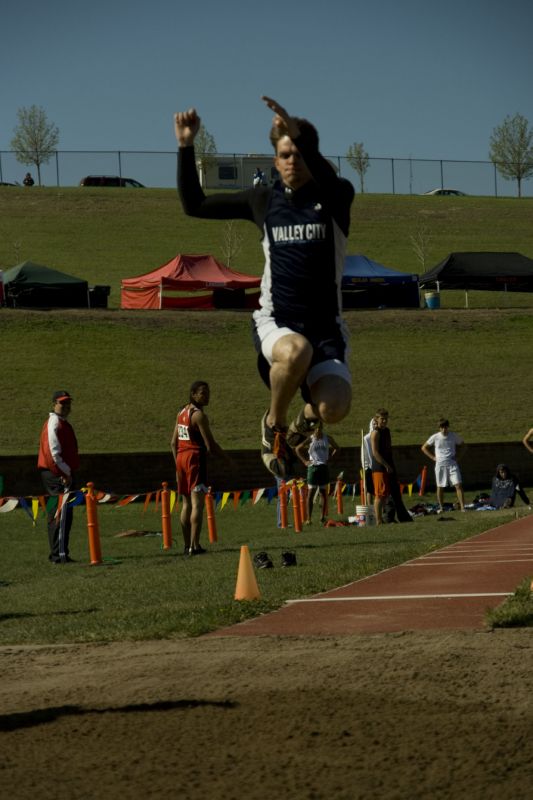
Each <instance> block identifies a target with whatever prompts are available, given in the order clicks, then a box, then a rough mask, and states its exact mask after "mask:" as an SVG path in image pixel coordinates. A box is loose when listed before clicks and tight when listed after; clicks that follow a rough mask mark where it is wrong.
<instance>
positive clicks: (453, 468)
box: [421, 419, 465, 511]
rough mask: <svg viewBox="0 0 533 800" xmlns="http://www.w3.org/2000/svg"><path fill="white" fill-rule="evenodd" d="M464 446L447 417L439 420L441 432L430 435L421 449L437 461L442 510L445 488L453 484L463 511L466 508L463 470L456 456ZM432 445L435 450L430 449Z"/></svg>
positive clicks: (438, 493) (436, 472) (441, 507)
mask: <svg viewBox="0 0 533 800" xmlns="http://www.w3.org/2000/svg"><path fill="white" fill-rule="evenodd" d="M464 446H465V444H464V441H463V439H462V437H461V436H459V434H457V433H454V432H453V431H451V430H450V423H449V422H448V420H447V419H441V420H439V432H438V433H434V434H433V435H432V436H430V437H429V439H428V440H427V442H425V444H423V445H422V448H421V449H422V452H423V453H424V455H426V456H427V457H428V458H430V459H431V460H432V461H434V462H435V478H436V482H437V501H438V503H439V506H440V510H441V511H442V510H443V505H444V489H445V488H446V486H448V485H450V486H453V487H454V489H455V491H456V492H457V499H458V501H459V506H460V508H461V511H464V510H465V496H464V492H463V483H462V477H461V470H460V469H459V465H458V463H457V458H456V454H457V453H458V451H460V450H462V449H463V448H464ZM431 447H432V448H433V452H431V450H430V448H431Z"/></svg>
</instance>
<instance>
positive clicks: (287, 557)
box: [254, 550, 296, 569]
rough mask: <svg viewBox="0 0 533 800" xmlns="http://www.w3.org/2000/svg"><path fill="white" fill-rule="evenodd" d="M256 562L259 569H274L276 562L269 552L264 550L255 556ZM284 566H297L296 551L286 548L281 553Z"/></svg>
mask: <svg viewBox="0 0 533 800" xmlns="http://www.w3.org/2000/svg"><path fill="white" fill-rule="evenodd" d="M254 564H255V566H256V568H257V569H272V568H273V566H274V563H273V561H272V559H271V558H270V556H269V555H268V553H265V551H264V550H263V551H262V552H261V553H257V555H255V556H254ZM281 566H282V567H295V566H296V553H295V552H294V551H293V550H285V551H284V552H283V553H282V554H281Z"/></svg>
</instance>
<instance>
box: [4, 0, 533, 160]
mask: <svg viewBox="0 0 533 800" xmlns="http://www.w3.org/2000/svg"><path fill="white" fill-rule="evenodd" d="M0 30H1V49H0V67H1V74H2V81H1V86H0V150H8V149H10V140H11V138H12V135H13V129H14V127H15V125H16V122H17V119H16V112H17V109H18V108H20V107H21V106H30V105H32V104H35V105H38V106H42V107H43V108H44V109H45V111H46V113H47V115H48V117H49V119H50V120H52V121H53V122H55V123H56V124H57V125H58V127H59V130H60V142H59V149H60V150H99V149H111V150H113V149H123V150H137V149H139V150H174V149H175V139H174V135H173V130H172V113H173V111H175V110H177V109H181V108H186V107H189V106H191V105H195V106H196V107H197V108H198V110H199V112H200V114H201V116H202V119H203V121H204V123H205V125H206V127H207V129H208V131H209V132H210V133H212V134H213V135H214V137H215V141H216V144H217V148H218V151H219V152H239V153H240V152H244V153H248V152H269V145H268V141H267V131H268V128H269V125H270V121H271V117H272V115H271V112H270V111H268V110H267V109H266V108H264V107H263V105H262V103H261V102H260V96H261V95H262V94H269V95H271V96H273V97H275V98H276V99H277V100H279V101H280V102H281V103H282V104H283V105H285V106H286V108H287V109H288V110H289V112H292V113H294V114H297V115H300V116H306V117H308V118H309V119H311V120H312V121H313V122H315V124H316V125H317V127H318V129H319V132H320V135H321V145H322V148H321V149H322V151H323V152H324V153H325V154H327V155H344V154H345V153H346V150H347V148H348V146H349V145H350V144H351V143H352V142H355V141H362V142H363V143H364V145H365V148H366V150H367V151H368V153H369V155H370V156H372V157H393V156H394V157H398V158H408V157H413V158H430V159H433V158H437V159H439V158H442V159H453V160H463V159H466V160H469V159H473V160H485V159H488V142H489V137H490V134H491V132H492V130H493V128H494V127H495V126H496V125H498V124H500V123H501V122H502V121H503V119H504V117H505V116H506V115H507V114H514V113H515V112H517V111H518V112H520V113H521V114H523V115H524V116H525V117H526V118H527V119H528V120H529V121H530V123H532V124H533V90H532V81H533V46H532V31H533V3H532V2H531V0H447V2H442V0H425V2H422V0H369V1H368V2H361V0H324V2H318V0H306V1H305V2H304V0H301V2H290V0H285V2H281V1H280V0H267V1H266V2H264V3H259V2H257V0H229V1H228V2H220V0H197V2H195V3H191V2H190V1H189V2H187V3H185V2H182V0H151V1H150V2H149V1H148V0H106V2H103V1H102V0H91V2H87V3H78V2H72V0H69V1H68V2H67V0H49V2H47V3H46V2H42V0H39V2H36V0H25V1H24V2H14V1H13V0H5V2H4V3H3V4H2V9H1V11H0Z"/></svg>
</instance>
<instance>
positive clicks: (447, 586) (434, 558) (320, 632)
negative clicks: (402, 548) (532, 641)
mask: <svg viewBox="0 0 533 800" xmlns="http://www.w3.org/2000/svg"><path fill="white" fill-rule="evenodd" d="M531 575H533V516H528V517H524V518H522V519H520V520H515V521H513V522H510V523H508V524H506V525H501V526H500V527H498V528H494V529H492V530H489V531H485V532H484V533H481V534H479V535H478V536H474V537H473V538H472V539H466V540H464V541H461V542H457V543H456V544H452V545H450V546H448V547H444V548H442V550H436V551H433V552H432V553H429V554H428V555H425V556H421V557H420V558H415V559H414V560H412V561H407V562H406V563H405V564H401V565H400V566H398V567H393V568H391V569H387V570H385V571H383V572H379V573H377V574H376V575H371V576H370V577H368V578H363V579H362V580H359V581H356V582H355V583H350V584H347V585H346V586H342V587H341V588H339V589H333V590H331V591H328V592H324V593H323V594H319V595H314V596H312V597H310V598H306V599H303V600H292V601H289V602H288V603H287V604H286V605H285V606H283V608H281V609H279V610H278V611H274V612H272V613H271V614H265V615H263V616H261V617H256V618H255V619H251V620H247V621H246V622H242V623H239V624H238V625H232V626H231V627H228V628H223V629H221V630H219V631H216V632H215V633H214V634H211V635H214V636H262V635H263V636H268V635H270V636H341V635H349V634H356V633H393V632H397V631H431V630H475V629H478V630H479V629H483V628H484V627H485V612H486V611H487V609H489V608H494V607H496V606H497V605H499V604H500V603H502V602H503V600H504V599H505V598H506V597H507V596H509V595H510V594H512V593H513V592H514V590H515V589H516V587H517V586H518V584H519V583H521V581H522V580H523V579H524V578H525V577H528V576H531Z"/></svg>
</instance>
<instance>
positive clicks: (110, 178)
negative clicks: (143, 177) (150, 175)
mask: <svg viewBox="0 0 533 800" xmlns="http://www.w3.org/2000/svg"><path fill="white" fill-rule="evenodd" d="M80 186H126V187H128V188H130V189H144V188H145V187H144V185H143V184H142V183H139V181H135V180H133V178H121V177H120V176H119V175H87V177H86V178H82V179H81V181H80Z"/></svg>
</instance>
